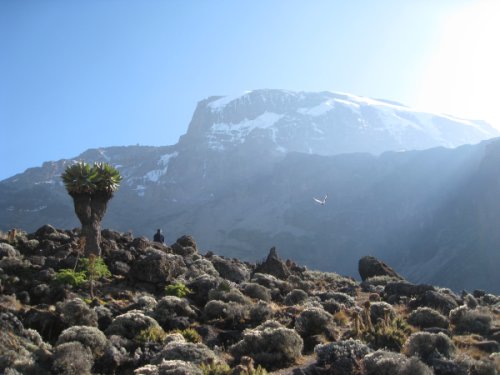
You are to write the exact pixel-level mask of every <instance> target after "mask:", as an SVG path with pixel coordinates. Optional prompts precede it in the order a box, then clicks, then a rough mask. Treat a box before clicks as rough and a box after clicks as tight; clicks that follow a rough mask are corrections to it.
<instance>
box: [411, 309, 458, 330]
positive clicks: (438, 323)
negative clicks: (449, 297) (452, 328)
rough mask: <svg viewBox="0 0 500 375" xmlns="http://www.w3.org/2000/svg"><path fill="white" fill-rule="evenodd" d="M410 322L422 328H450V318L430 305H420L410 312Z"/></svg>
mask: <svg viewBox="0 0 500 375" xmlns="http://www.w3.org/2000/svg"><path fill="white" fill-rule="evenodd" d="M408 323H410V324H411V325H413V326H415V327H419V328H421V329H423V328H430V327H438V328H448V325H449V320H448V318H447V317H445V316H444V315H442V314H441V313H439V312H438V311H436V310H434V309H431V308H430V307H419V308H418V309H416V310H415V311H412V312H411V313H410V315H409V316H408Z"/></svg>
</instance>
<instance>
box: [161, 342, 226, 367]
mask: <svg viewBox="0 0 500 375" xmlns="http://www.w3.org/2000/svg"><path fill="white" fill-rule="evenodd" d="M164 360H167V361H168V360H180V361H185V362H192V363H195V364H197V365H200V364H202V363H213V362H217V360H218V359H217V356H216V355H215V353H214V352H213V351H212V350H211V349H209V348H208V347H207V346H206V345H204V344H201V343H198V344H194V343H192V342H185V341H184V342H183V341H177V340H175V341H172V342H169V343H168V344H167V345H165V346H164V347H163V349H162V350H161V352H160V353H158V355H156V356H155V357H154V358H153V364H160V363H161V362H162V361H164Z"/></svg>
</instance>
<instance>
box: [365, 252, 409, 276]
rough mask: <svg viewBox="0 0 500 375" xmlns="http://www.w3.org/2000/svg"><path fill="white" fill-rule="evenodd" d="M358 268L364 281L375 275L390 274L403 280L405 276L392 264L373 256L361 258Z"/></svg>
mask: <svg viewBox="0 0 500 375" xmlns="http://www.w3.org/2000/svg"><path fill="white" fill-rule="evenodd" d="M358 270H359V275H360V276H361V279H362V280H363V281H365V280H366V279H369V278H370V277H374V276H389V277H396V278H398V279H401V280H403V277H402V276H400V275H399V274H398V273H397V272H396V271H394V270H393V269H392V268H391V267H390V266H388V265H387V264H385V263H384V262H382V261H381V260H378V259H377V258H375V257H372V256H364V257H363V258H361V259H360V260H359V263H358Z"/></svg>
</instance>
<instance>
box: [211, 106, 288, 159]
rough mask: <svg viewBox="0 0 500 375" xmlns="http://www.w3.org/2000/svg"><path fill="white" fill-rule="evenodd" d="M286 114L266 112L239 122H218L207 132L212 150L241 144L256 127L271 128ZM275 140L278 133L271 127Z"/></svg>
mask: <svg viewBox="0 0 500 375" xmlns="http://www.w3.org/2000/svg"><path fill="white" fill-rule="evenodd" d="M283 116H284V115H280V114H277V113H272V112H264V113H263V114H262V115H260V116H258V117H256V118H255V119H253V120H248V119H245V120H244V121H242V122H240V123H238V124H227V123H216V124H213V125H212V126H211V128H210V132H209V133H208V134H207V138H208V145H209V147H210V148H211V149H212V150H224V145H225V144H241V143H244V142H245V138H246V137H247V136H248V135H249V134H250V133H251V132H252V131H254V130H255V129H270V128H272V126H273V125H275V124H276V123H277V122H278V121H279V120H281V119H282V118H283ZM271 131H272V137H273V140H274V141H275V140H276V133H275V131H273V129H271Z"/></svg>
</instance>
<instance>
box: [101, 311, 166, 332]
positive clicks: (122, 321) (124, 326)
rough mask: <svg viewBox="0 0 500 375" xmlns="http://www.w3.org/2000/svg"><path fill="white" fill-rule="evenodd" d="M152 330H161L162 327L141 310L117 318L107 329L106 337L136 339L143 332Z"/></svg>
mask: <svg viewBox="0 0 500 375" xmlns="http://www.w3.org/2000/svg"><path fill="white" fill-rule="evenodd" d="M151 328H158V329H160V328H161V327H160V325H159V324H158V322H157V321H156V320H154V319H153V318H151V317H149V316H146V315H144V313H143V312H142V311H140V310H132V311H128V312H126V313H125V314H122V315H119V316H117V317H116V318H115V319H114V320H113V322H112V323H111V324H110V326H109V327H108V329H106V332H105V333H106V335H107V336H110V335H120V336H123V337H125V338H127V339H134V338H136V336H137V335H138V334H139V333H140V332H141V331H142V330H146V329H151Z"/></svg>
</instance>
